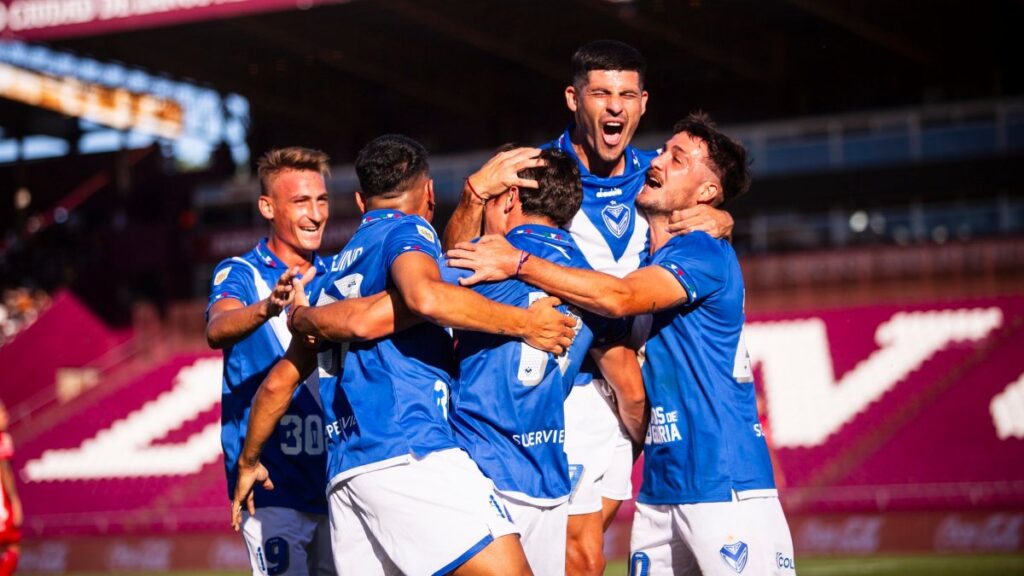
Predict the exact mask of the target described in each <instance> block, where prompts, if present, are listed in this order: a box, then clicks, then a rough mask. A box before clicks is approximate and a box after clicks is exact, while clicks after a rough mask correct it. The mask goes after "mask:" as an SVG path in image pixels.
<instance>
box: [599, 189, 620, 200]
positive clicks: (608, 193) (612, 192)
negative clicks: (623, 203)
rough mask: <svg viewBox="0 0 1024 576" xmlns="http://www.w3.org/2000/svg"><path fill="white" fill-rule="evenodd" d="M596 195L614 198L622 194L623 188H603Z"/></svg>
mask: <svg viewBox="0 0 1024 576" xmlns="http://www.w3.org/2000/svg"><path fill="white" fill-rule="evenodd" d="M594 196H597V197H598V198H614V197H616V196H622V188H601V189H600V190H598V191H597V193H596V194H594Z"/></svg>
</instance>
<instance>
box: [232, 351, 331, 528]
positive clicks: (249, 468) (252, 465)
mask: <svg viewBox="0 0 1024 576" xmlns="http://www.w3.org/2000/svg"><path fill="white" fill-rule="evenodd" d="M315 368H316V350H315V349H313V348H311V347H310V346H309V344H308V343H307V342H306V341H305V340H303V339H302V338H292V343H291V345H289V346H288V350H287V351H286V352H285V354H284V357H283V358H281V359H280V360H278V361H277V364H274V367H273V368H271V369H270V373H268V374H267V377H266V378H264V379H263V383H262V384H260V387H259V389H258V390H257V391H256V396H254V397H253V399H252V409H251V410H250V411H249V427H248V429H247V430H246V433H245V445H244V446H242V454H241V455H240V456H239V458H238V484H237V485H236V486H235V497H234V499H233V500H232V503H231V525H232V527H234V529H235V531H236V532H237V531H238V530H239V529H240V528H241V526H242V506H246V507H247V508H248V510H249V514H255V513H256V506H255V503H254V502H253V486H255V484H256V483H257V482H259V483H260V484H261V485H262V486H263V487H264V488H266V489H268V490H270V489H272V488H273V487H274V484H273V482H271V481H270V477H269V475H268V474H267V470H266V468H264V467H263V465H262V464H260V454H262V453H263V446H264V445H265V444H266V443H267V440H268V439H269V438H270V436H271V435H272V434H273V433H274V428H276V427H277V423H278V422H279V421H280V420H281V417H282V416H284V413H285V412H286V411H288V405H289V404H291V401H292V395H293V394H295V389H296V388H298V387H299V383H300V382H302V381H303V380H305V379H306V378H308V377H309V375H310V373H312V372H313V370H314V369H315Z"/></svg>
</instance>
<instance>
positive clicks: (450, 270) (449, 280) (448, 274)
mask: <svg viewBox="0 0 1024 576" xmlns="http://www.w3.org/2000/svg"><path fill="white" fill-rule="evenodd" d="M438 267H439V268H440V269H441V280H443V281H444V282H445V283H446V284H454V285H456V286H459V279H460V278H469V277H470V276H472V275H473V271H472V270H467V269H466V268H454V267H452V266H449V265H448V259H447V258H444V259H442V260H441V262H439V263H438Z"/></svg>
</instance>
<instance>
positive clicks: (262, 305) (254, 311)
mask: <svg viewBox="0 0 1024 576" xmlns="http://www.w3.org/2000/svg"><path fill="white" fill-rule="evenodd" d="M310 270H312V271H313V274H315V273H316V269H315V268H310ZM298 275H299V268H298V267H297V266H296V267H293V268H292V269H290V270H286V271H285V273H284V274H282V275H281V277H280V278H279V279H278V280H277V284H275V285H274V289H273V291H272V292H271V293H270V296H267V297H266V298H264V299H263V300H260V301H259V302H256V303H255V304H250V305H249V306H246V305H244V304H242V303H241V302H239V301H238V300H236V299H234V298H225V299H223V300H219V301H217V302H215V303H214V304H213V306H211V307H210V313H209V318H208V319H207V321H206V342H207V344H209V345H210V348H214V349H219V348H226V347H228V346H231V345H233V344H236V343H238V342H240V341H242V340H245V339H246V338H247V337H248V336H249V335H250V334H252V333H253V332H255V331H256V329H257V328H259V327H260V326H262V325H263V323H264V322H266V321H267V320H269V319H271V318H273V317H274V316H277V315H278V314H280V313H281V310H284V309H285V307H287V306H288V305H289V304H291V302H292V298H293V296H294V293H293V291H294V286H293V280H294V279H295V278H296V277H298ZM307 276H309V277H310V278H311V277H312V274H307ZM303 280H305V282H308V281H309V278H304V279H303ZM304 285H305V284H303V286H304Z"/></svg>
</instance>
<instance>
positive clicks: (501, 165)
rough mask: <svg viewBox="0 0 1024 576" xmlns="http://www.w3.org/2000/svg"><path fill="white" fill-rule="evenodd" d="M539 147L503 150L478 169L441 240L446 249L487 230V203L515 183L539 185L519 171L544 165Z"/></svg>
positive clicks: (522, 185)
mask: <svg viewBox="0 0 1024 576" xmlns="http://www.w3.org/2000/svg"><path fill="white" fill-rule="evenodd" d="M538 154H540V149H538V148H516V149H514V150H509V151H507V152H499V153H498V154H496V155H494V157H492V158H491V159H490V160H488V161H487V162H486V163H485V164H484V165H483V166H482V167H481V168H480V169H479V170H477V171H476V172H474V173H473V174H472V175H471V176H470V177H469V178H466V183H465V184H464V185H463V187H462V198H461V199H460V200H459V205H458V206H457V207H456V208H455V212H453V213H452V216H451V218H449V219H448V225H447V226H446V227H445V229H444V237H443V238H442V239H441V242H442V244H443V245H444V247H445V248H450V247H452V246H455V245H456V244H457V243H459V242H465V241H467V240H472V239H473V238H476V237H477V236H479V235H480V234H481V232H482V231H483V221H484V204H485V203H486V202H487V200H488V199H490V198H493V197H494V196H497V195H498V194H501V193H502V192H504V191H505V190H506V189H508V188H509V187H511V186H519V187H521V188H536V187H537V181H536V180H531V179H527V178H520V177H519V171H520V170H525V169H526V168H534V167H537V166H543V165H544V161H543V160H541V159H540V158H537V155H538Z"/></svg>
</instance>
